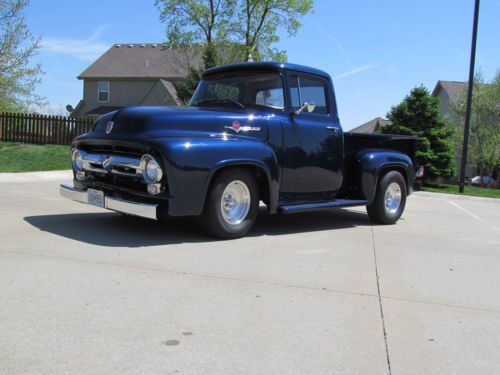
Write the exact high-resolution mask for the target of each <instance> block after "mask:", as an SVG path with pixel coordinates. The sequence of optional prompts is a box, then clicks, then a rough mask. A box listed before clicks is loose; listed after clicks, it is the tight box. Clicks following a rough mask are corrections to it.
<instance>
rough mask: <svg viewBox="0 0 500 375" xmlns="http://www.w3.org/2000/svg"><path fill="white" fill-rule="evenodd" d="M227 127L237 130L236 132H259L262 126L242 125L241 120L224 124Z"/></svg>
mask: <svg viewBox="0 0 500 375" xmlns="http://www.w3.org/2000/svg"><path fill="white" fill-rule="evenodd" d="M224 128H225V129H231V130H233V131H235V132H236V133H239V132H258V131H259V130H260V127H253V126H248V125H245V126H241V124H240V123H239V121H233V123H232V125H231V126H224Z"/></svg>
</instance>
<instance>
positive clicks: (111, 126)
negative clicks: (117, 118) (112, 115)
mask: <svg viewBox="0 0 500 375" xmlns="http://www.w3.org/2000/svg"><path fill="white" fill-rule="evenodd" d="M114 124H115V123H114V122H113V121H108V123H107V124H106V134H109V133H111V130H113V125H114Z"/></svg>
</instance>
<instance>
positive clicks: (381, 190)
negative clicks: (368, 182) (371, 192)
mask: <svg viewBox="0 0 500 375" xmlns="http://www.w3.org/2000/svg"><path fill="white" fill-rule="evenodd" d="M394 183H396V184H397V185H398V186H399V189H400V192H401V201H400V203H399V207H397V209H392V210H390V209H388V208H386V204H385V203H386V202H385V195H386V192H387V190H388V188H389V186H391V187H394V185H392V184H394ZM406 196H407V191H406V181H405V179H404V177H403V175H402V174H401V173H400V172H398V171H390V172H389V173H387V174H386V175H384V176H383V177H382V178H381V179H380V181H379V182H378V184H377V191H376V193H375V198H374V199H373V202H371V203H370V204H369V205H368V206H366V211H367V212H368V216H369V217H370V219H371V220H372V221H374V222H377V223H380V224H394V223H395V222H396V221H398V220H399V218H400V217H401V215H402V214H403V211H404V209H405V205H406Z"/></svg>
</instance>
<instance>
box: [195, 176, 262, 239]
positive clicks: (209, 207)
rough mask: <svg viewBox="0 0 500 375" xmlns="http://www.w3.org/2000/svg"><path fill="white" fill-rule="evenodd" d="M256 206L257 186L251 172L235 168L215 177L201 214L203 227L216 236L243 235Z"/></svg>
mask: <svg viewBox="0 0 500 375" xmlns="http://www.w3.org/2000/svg"><path fill="white" fill-rule="evenodd" d="M258 209H259V189H258V186H257V182H256V181H255V178H254V176H253V175H252V174H251V173H250V172H249V171H247V170H245V169H241V168H237V169H229V170H227V171H222V172H221V173H220V174H219V175H217V176H216V177H215V180H214V181H213V183H212V185H211V187H210V191H209V192H208V196H207V201H206V204H205V208H204V211H203V214H202V215H201V216H200V221H201V225H202V227H203V228H204V229H205V231H206V232H207V233H208V234H210V235H212V236H215V237H218V238H224V239H231V238H238V237H243V236H244V235H245V234H247V233H248V231H249V230H250V229H251V228H252V226H253V225H254V223H255V220H256V218H257V213H258Z"/></svg>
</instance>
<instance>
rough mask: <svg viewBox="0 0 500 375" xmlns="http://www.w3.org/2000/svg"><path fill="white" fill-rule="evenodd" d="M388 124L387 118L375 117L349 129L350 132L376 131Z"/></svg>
mask: <svg viewBox="0 0 500 375" xmlns="http://www.w3.org/2000/svg"><path fill="white" fill-rule="evenodd" d="M388 124H391V122H390V121H389V120H386V119H384V118H382V117H377V118H374V119H373V120H370V121H368V122H366V123H364V124H363V125H360V126H357V127H355V128H354V129H351V130H349V131H350V132H352V133H376V132H377V131H378V130H379V129H381V128H383V127H384V126H385V125H388Z"/></svg>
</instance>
